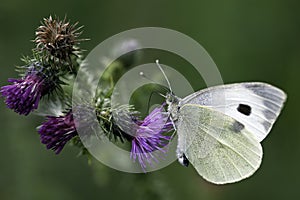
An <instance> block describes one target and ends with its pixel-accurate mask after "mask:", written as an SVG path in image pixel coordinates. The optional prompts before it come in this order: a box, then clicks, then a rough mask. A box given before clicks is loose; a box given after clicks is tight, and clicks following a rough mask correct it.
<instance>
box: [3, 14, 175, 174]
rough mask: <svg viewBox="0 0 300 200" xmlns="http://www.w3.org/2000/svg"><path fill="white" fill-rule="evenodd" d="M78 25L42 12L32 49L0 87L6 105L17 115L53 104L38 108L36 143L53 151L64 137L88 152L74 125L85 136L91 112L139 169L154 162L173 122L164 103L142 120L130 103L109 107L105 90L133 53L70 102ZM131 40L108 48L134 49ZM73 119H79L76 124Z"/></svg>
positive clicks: (79, 59) (77, 61)
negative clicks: (86, 95) (85, 95)
mask: <svg viewBox="0 0 300 200" xmlns="http://www.w3.org/2000/svg"><path fill="white" fill-rule="evenodd" d="M82 28H83V26H78V22H76V23H74V24H72V23H70V21H68V20H67V19H66V18H64V19H63V20H60V19H59V18H57V17H52V16H50V17H48V18H44V19H43V21H42V22H41V26H39V27H38V28H37V29H36V38H35V39H34V40H33V42H34V45H35V46H34V48H33V51H32V55H30V56H28V57H25V58H23V59H22V60H23V62H24V64H23V65H22V66H20V67H17V71H18V72H19V78H15V79H12V78H11V79H8V82H9V84H8V85H6V86H2V87H1V89H0V92H1V94H2V97H3V98H4V101H5V103H6V105H7V107H8V108H10V109H12V110H13V111H15V112H16V113H18V114H20V115H29V114H30V113H35V114H36V113H38V112H37V111H36V110H37V109H38V108H39V107H40V106H41V109H45V107H47V105H51V106H48V107H50V109H54V110H55V109H56V110H58V112H56V113H50V112H49V113H47V111H46V110H42V111H39V112H42V113H47V114H46V116H45V117H46V118H45V121H44V122H43V123H42V124H41V125H40V126H39V127H38V128H37V132H38V134H39V136H40V140H41V143H42V144H44V145H45V146H46V148H47V149H50V150H53V151H54V152H55V153H56V154H60V153H61V152H62V150H63V149H64V148H65V146H66V145H67V144H68V143H70V144H73V145H75V146H78V147H79V148H80V151H81V153H83V154H88V151H87V150H86V149H85V147H84V145H83V144H82V142H81V139H80V137H79V134H78V130H77V128H78V126H81V127H79V128H80V129H83V130H85V132H86V135H87V136H88V135H89V134H91V133H93V130H94V129H95V127H93V126H94V124H95V123H94V120H95V119H94V118H93V116H94V115H95V116H96V121H97V125H99V126H100V127H101V129H102V132H103V133H104V135H105V136H106V137H107V138H109V140H110V141H113V142H116V141H118V142H121V143H129V144H130V145H131V154H130V155H131V159H132V160H133V162H134V161H138V162H139V163H140V165H141V167H142V168H143V169H145V168H146V166H147V164H150V165H151V163H152V162H153V161H155V162H158V159H159V158H157V157H155V156H154V155H153V152H154V151H159V152H161V153H162V156H163V154H164V153H165V150H164V148H163V147H165V146H166V145H167V144H168V143H169V141H170V139H171V137H170V136H168V135H166V133H167V132H170V131H171V130H172V129H173V125H172V123H171V122H170V121H169V117H168V115H167V113H166V112H165V111H164V105H162V106H161V107H159V108H156V109H154V110H153V111H152V112H151V113H150V114H149V115H148V116H147V117H145V119H144V120H142V119H141V117H140V116H139V112H137V111H136V110H135V109H134V106H133V105H120V106H119V108H118V109H117V110H116V108H112V106H111V95H112V90H113V88H114V84H115V81H116V80H117V79H118V78H120V73H119V72H120V70H121V71H122V70H125V69H126V68H129V67H130V66H131V65H133V64H134V62H135V61H136V59H137V55H136V54H134V53H130V54H129V55H127V57H126V56H122V57H120V58H119V59H118V60H117V61H115V62H114V63H113V64H112V66H113V67H112V68H111V69H110V70H107V72H106V73H105V74H104V76H103V79H104V81H106V83H109V84H103V85H100V86H99V87H98V89H97V92H96V96H95V98H93V99H88V100H86V101H85V102H84V103H82V102H81V101H79V102H81V103H78V104H77V105H75V106H74V105H73V106H72V107H71V105H72V101H71V98H70V96H71V92H70V91H72V82H73V81H74V79H75V78H76V74H77V70H78V67H79V66H80V65H81V64H82V58H83V55H82V52H83V51H82V49H81V48H80V43H81V42H83V41H87V39H83V38H80V36H81V34H82V31H81V30H82ZM137 45H138V42H137V41H135V40H134V39H131V40H128V41H124V42H122V43H121V44H119V46H116V47H112V54H113V53H114V52H116V51H124V49H125V50H126V49H128V48H130V49H134V48H135V47H136V46H137ZM118 70H119V71H118ZM116 72H117V73H116ZM88 78H89V77H87V81H86V82H87V83H88ZM57 100H58V101H57ZM57 102H59V103H57ZM73 103H74V101H73ZM44 105H46V106H44ZM53 107H54V108H53ZM114 111H116V112H119V113H122V114H119V115H118V116H117V117H116V116H114V115H113V114H112V113H113V112H114ZM75 116H76V117H75ZM76 119H79V120H83V121H84V123H83V124H82V123H79V124H78V122H77V121H76ZM128 121H131V123H132V125H133V127H134V128H133V127H132V128H130V130H129V131H130V132H131V133H128V131H125V130H124V129H123V128H122V127H120V126H119V124H120V123H121V124H122V123H123V124H126V123H128ZM92 122H93V123H92ZM82 126H84V127H82Z"/></svg>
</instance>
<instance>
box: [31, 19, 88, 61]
mask: <svg viewBox="0 0 300 200" xmlns="http://www.w3.org/2000/svg"><path fill="white" fill-rule="evenodd" d="M41 23H42V25H41V26H39V27H38V28H37V30H36V33H35V35H36V38H35V40H34V42H35V43H36V45H37V48H36V49H37V50H38V51H41V52H46V53H47V54H48V55H49V56H50V58H51V59H52V60H58V61H59V62H60V63H64V62H66V63H69V64H71V56H72V55H74V56H76V57H78V56H79V55H80V53H81V50H80V48H79V47H77V45H78V44H79V43H80V42H81V41H85V40H86V39H79V36H80V35H81V33H82V32H81V31H80V29H81V28H82V26H80V27H77V25H78V22H76V23H74V24H71V23H70V22H69V21H67V20H66V18H64V19H63V20H60V19H59V18H57V19H53V18H52V17H51V16H50V17H49V18H44V19H43V21H42V22H41Z"/></svg>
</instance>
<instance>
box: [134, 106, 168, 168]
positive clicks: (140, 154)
mask: <svg viewBox="0 0 300 200" xmlns="http://www.w3.org/2000/svg"><path fill="white" fill-rule="evenodd" d="M137 124H138V125H139V128H138V129H137V131H136V135H135V137H134V138H133V140H132V148H131V154H130V157H131V159H133V160H136V159H138V161H139V163H140V165H141V167H142V169H143V170H144V171H145V168H146V163H148V164H150V165H151V163H152V161H153V160H154V161H155V162H158V160H157V158H156V157H155V156H154V155H153V152H154V151H156V150H158V151H160V152H162V153H166V152H165V151H164V149H163V147H164V146H165V145H167V144H168V142H169V140H170V139H171V137H170V136H166V135H163V133H165V132H169V131H171V130H172V129H173V124H172V123H171V121H170V120H169V116H168V113H166V112H164V111H163V106H161V107H159V108H155V109H154V110H153V111H152V112H151V113H150V114H149V115H148V116H147V117H146V118H145V119H144V120H143V121H138V122H137Z"/></svg>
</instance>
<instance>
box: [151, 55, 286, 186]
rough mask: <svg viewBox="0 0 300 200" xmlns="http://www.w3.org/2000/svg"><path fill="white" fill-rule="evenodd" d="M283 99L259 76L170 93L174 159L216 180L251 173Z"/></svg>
mask: <svg viewBox="0 0 300 200" xmlns="http://www.w3.org/2000/svg"><path fill="white" fill-rule="evenodd" d="M157 65H158V66H159V63H158V61H157ZM159 68H160V69H161V66H159ZM161 70H162V69H161ZM162 72H163V70H162ZM163 74H164V72H163ZM164 76H165V78H166V80H167V77H166V75H165V74H164ZM167 82H168V80H167ZM168 84H169V82H168ZM169 85H170V84H169ZM169 87H170V86H169ZM170 88H171V87H170ZM285 100H286V94H285V93H284V92H283V91H282V90H280V89H278V88H276V87H274V86H272V85H269V84H266V83H260V82H249V83H236V84H228V85H220V86H215V87H210V88H207V89H204V90H200V91H198V92H195V93H193V94H191V95H189V96H187V97H185V98H183V99H181V98H179V97H177V96H175V95H174V94H172V93H170V94H168V95H167V97H166V103H167V105H168V112H169V114H170V116H171V120H172V121H173V123H174V126H175V127H174V128H175V129H176V130H177V134H178V146H177V152H176V153H177V157H178V161H179V162H180V163H181V164H182V165H184V166H188V164H189V163H191V164H192V165H193V166H194V168H195V169H196V170H197V172H198V173H199V174H200V175H201V176H202V177H203V178H204V179H206V180H207V181H209V182H212V183H215V184H226V183H233V182H237V181H240V180H242V179H245V178H247V177H249V176H251V175H252V174H253V173H254V172H255V171H256V170H257V169H258V168H259V166H260V164H261V161H262V155H263V151H262V147H261V144H260V142H261V141H262V140H263V139H264V138H265V137H266V136H267V135H268V133H269V132H270V130H271V128H272V126H273V124H274V122H275V121H276V119H277V117H278V115H279V114H280V111H281V109H282V107H283V103H284V102H285Z"/></svg>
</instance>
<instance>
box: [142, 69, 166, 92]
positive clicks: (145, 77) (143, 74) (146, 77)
mask: <svg viewBox="0 0 300 200" xmlns="http://www.w3.org/2000/svg"><path fill="white" fill-rule="evenodd" d="M140 76H141V77H143V78H144V79H147V80H148V81H151V82H153V83H155V84H157V85H161V84H160V83H158V82H156V81H154V80H152V79H150V78H149V77H148V76H146V75H145V73H144V72H140ZM161 86H162V88H163V89H164V90H166V91H168V88H167V87H166V86H164V85H161ZM159 95H161V94H160V93H159ZM161 96H162V95H161ZM163 97H165V96H164V95H163Z"/></svg>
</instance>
